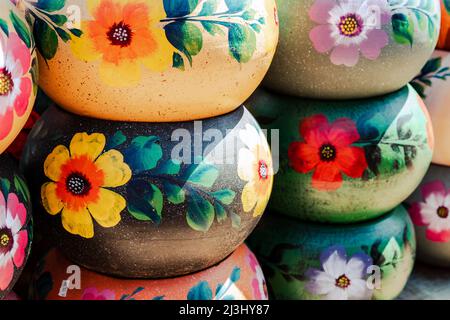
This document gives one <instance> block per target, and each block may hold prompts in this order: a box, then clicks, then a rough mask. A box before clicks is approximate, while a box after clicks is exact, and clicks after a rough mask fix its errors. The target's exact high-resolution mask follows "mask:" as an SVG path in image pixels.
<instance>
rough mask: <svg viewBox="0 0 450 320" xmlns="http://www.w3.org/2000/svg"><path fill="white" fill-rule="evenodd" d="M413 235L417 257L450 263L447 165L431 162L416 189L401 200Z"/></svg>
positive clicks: (438, 264) (446, 265) (449, 201)
mask: <svg viewBox="0 0 450 320" xmlns="http://www.w3.org/2000/svg"><path fill="white" fill-rule="evenodd" d="M405 205H406V206H407V208H408V210H409V213H410V215H411V218H412V220H413V223H414V225H415V228H416V234H417V257H418V258H419V259H420V260H421V261H423V262H426V263H429V264H433V265H437V266H445V267H449V266H450V217H449V210H450V168H449V167H444V166H440V165H434V164H433V165H431V167H430V169H429V170H428V173H427V175H426V176H425V178H424V179H423V181H422V183H421V184H420V186H419V187H418V188H417V190H416V191H415V192H414V193H413V194H412V195H411V196H410V197H409V198H408V199H407V200H406V201H405Z"/></svg>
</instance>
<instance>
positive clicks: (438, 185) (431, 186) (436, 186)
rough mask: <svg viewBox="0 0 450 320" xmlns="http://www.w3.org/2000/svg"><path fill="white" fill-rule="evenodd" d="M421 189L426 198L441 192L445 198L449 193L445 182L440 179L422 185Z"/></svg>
mask: <svg viewBox="0 0 450 320" xmlns="http://www.w3.org/2000/svg"><path fill="white" fill-rule="evenodd" d="M421 191H422V197H423V199H424V200H425V199H427V198H428V197H429V196H430V195H431V194H433V193H435V194H436V193H437V194H440V195H442V197H443V198H445V196H446V195H447V190H446V188H445V184H444V183H443V182H442V181H439V180H436V181H432V182H428V183H426V184H424V185H422V188H421Z"/></svg>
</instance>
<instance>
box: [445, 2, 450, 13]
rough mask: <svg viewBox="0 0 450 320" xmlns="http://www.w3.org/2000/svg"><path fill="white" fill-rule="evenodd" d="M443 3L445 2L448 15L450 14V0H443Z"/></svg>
mask: <svg viewBox="0 0 450 320" xmlns="http://www.w3.org/2000/svg"><path fill="white" fill-rule="evenodd" d="M443 1H444V6H445V10H447V13H450V0H443Z"/></svg>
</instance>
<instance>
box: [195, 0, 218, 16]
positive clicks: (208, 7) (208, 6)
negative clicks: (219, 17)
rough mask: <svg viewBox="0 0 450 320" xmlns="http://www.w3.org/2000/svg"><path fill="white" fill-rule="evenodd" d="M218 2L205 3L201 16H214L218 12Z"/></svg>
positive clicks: (210, 0)
mask: <svg viewBox="0 0 450 320" xmlns="http://www.w3.org/2000/svg"><path fill="white" fill-rule="evenodd" d="M217 5H218V0H207V1H205V2H204V3H203V7H202V10H201V11H200V13H199V15H200V16H210V15H212V14H214V13H215V12H216V10H217Z"/></svg>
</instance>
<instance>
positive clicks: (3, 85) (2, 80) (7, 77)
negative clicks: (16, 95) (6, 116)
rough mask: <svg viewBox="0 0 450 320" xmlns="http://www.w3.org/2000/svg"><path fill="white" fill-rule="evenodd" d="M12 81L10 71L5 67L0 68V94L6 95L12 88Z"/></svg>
mask: <svg viewBox="0 0 450 320" xmlns="http://www.w3.org/2000/svg"><path fill="white" fill-rule="evenodd" d="M13 86H14V82H13V80H12V77H11V73H10V72H9V71H8V70H6V69H5V68H2V69H0V96H6V95H7V94H8V93H10V92H11V91H12V89H13Z"/></svg>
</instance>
